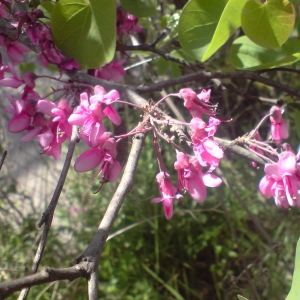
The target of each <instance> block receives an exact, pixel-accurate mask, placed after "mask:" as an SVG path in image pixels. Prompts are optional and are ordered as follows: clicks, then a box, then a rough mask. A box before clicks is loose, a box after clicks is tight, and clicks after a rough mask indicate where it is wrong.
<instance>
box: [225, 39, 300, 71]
mask: <svg viewBox="0 0 300 300" xmlns="http://www.w3.org/2000/svg"><path fill="white" fill-rule="evenodd" d="M230 58H231V62H232V64H233V65H234V66H235V67H236V68H238V69H249V70H261V69H271V68H275V67H280V66H285V65H290V64H292V63H294V62H296V61H298V60H299V59H300V41H299V40H298V39H293V38H290V39H288V40H287V42H286V43H284V44H283V46H282V47H281V48H277V49H267V48H264V47H261V46H258V45H257V44H255V43H253V42H252V41H251V40H250V39H249V38H248V37H247V36H242V37H240V38H238V39H236V40H235V41H234V42H233V44H232V46H231V50H230Z"/></svg>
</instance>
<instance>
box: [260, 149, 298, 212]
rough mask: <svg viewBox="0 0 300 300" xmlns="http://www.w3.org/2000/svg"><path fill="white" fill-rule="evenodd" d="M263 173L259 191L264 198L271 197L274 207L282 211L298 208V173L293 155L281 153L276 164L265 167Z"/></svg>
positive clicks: (287, 152) (285, 152)
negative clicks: (278, 207)
mask: <svg viewBox="0 0 300 300" xmlns="http://www.w3.org/2000/svg"><path fill="white" fill-rule="evenodd" d="M265 172H266V175H265V176H264V177H263V178H262V180H261V181H260V184H259V189H260V191H261V192H262V193H263V194H264V196H265V197H266V198H270V197H271V196H273V197H274V199H275V203H276V205H277V206H280V207H282V208H284V209H288V208H289V207H290V206H300V173H299V171H298V170H297V161H296V156H295V154H294V153H292V152H290V151H284V152H282V153H281V154H280V155H279V161H278V162H277V163H274V164H266V165H265Z"/></svg>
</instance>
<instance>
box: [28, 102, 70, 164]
mask: <svg viewBox="0 0 300 300" xmlns="http://www.w3.org/2000/svg"><path fill="white" fill-rule="evenodd" d="M37 107H38V109H39V110H40V111H41V112H43V113H44V114H46V115H48V116H50V117H51V118H50V119H49V120H48V126H47V127H46V128H45V129H43V130H42V131H41V132H40V133H39V134H38V139H39V143H40V145H41V147H42V148H43V153H44V154H46V155H49V156H53V157H54V159H58V158H59V156H60V153H61V147H62V146H61V145H62V143H63V142H64V141H65V140H66V139H70V138H71V135H72V125H71V124H69V123H68V117H69V116H70V114H71V112H72V107H71V106H70V105H69V102H68V101H67V100H64V99H62V100H60V101H59V103H58V105H56V104H55V103H53V102H51V101H48V100H40V101H38V104H37ZM37 131H38V130H37V129H36V130H35V131H32V132H30V134H29V136H27V135H26V140H28V139H29V138H32V137H33V135H34V134H35V133H36V132H37ZM27 134H28V133H27ZM23 138H24V137H23Z"/></svg>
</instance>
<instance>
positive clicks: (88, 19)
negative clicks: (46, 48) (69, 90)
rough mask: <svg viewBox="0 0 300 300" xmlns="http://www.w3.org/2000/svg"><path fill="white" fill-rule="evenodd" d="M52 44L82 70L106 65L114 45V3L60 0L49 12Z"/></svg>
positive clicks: (96, 0)
mask: <svg viewBox="0 0 300 300" xmlns="http://www.w3.org/2000/svg"><path fill="white" fill-rule="evenodd" d="M51 21H52V33H53V37H54V41H55V45H56V46H57V47H58V49H59V50H61V51H62V53H63V54H64V55H66V56H67V57H72V58H74V59H75V60H76V61H77V62H78V63H79V64H80V66H81V68H84V69H87V68H89V69H94V68H98V67H101V66H103V65H105V64H106V63H108V62H110V61H111V60H112V58H113V56H114V53H115V46H116V4H115V1H111V0H90V1H85V0H60V1H59V2H57V3H56V4H55V7H54V9H53V11H52V20H51Z"/></svg>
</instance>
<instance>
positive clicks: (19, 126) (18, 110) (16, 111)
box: [4, 95, 31, 133]
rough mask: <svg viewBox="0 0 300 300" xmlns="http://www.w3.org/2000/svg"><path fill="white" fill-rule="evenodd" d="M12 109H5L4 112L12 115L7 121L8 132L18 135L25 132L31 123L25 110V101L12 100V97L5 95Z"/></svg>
mask: <svg viewBox="0 0 300 300" xmlns="http://www.w3.org/2000/svg"><path fill="white" fill-rule="evenodd" d="M7 98H8V99H9V101H10V103H11V105H12V106H13V107H5V108H4V110H5V111H6V112H8V113H10V114H12V115H13V117H12V118H11V119H10V120H9V121H8V125H7V127H8V131H9V132H12V133H18V132H22V131H24V130H26V129H27V128H28V127H29V125H30V122H31V117H30V115H28V113H27V112H26V110H25V101H23V100H21V99H17V100H13V99H12V97H10V96H9V95H7Z"/></svg>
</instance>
